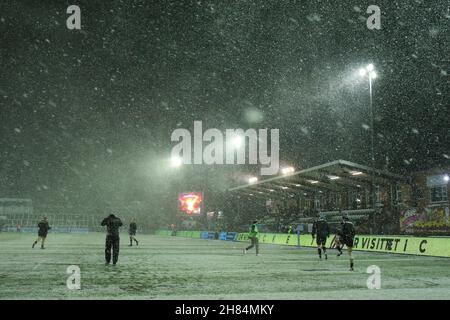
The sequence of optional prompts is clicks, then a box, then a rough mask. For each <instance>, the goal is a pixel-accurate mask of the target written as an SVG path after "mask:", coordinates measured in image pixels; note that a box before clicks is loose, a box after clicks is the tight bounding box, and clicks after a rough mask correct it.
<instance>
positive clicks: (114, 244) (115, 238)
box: [101, 213, 122, 266]
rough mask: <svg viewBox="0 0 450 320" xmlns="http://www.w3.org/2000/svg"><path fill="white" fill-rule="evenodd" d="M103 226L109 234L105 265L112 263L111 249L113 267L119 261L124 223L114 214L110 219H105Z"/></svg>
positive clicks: (107, 235) (107, 236)
mask: <svg viewBox="0 0 450 320" xmlns="http://www.w3.org/2000/svg"><path fill="white" fill-rule="evenodd" d="M101 225H102V226H106V230H107V234H106V244H105V260H106V263H105V265H109V262H110V261H111V249H112V256H113V257H112V258H113V265H114V266H115V265H116V263H117V260H119V244H120V237H119V227H121V226H122V221H121V220H120V219H119V218H118V217H116V216H115V215H114V214H112V213H111V214H110V215H109V216H108V217H106V218H105V219H103V221H102V224H101Z"/></svg>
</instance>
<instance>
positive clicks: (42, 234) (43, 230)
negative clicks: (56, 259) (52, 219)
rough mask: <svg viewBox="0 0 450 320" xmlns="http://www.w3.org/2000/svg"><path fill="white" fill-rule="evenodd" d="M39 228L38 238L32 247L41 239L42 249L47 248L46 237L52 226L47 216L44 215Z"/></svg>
mask: <svg viewBox="0 0 450 320" xmlns="http://www.w3.org/2000/svg"><path fill="white" fill-rule="evenodd" d="M38 228H39V230H38V238H37V239H36V241H35V242H34V243H33V245H32V246H31V247H32V248H34V246H35V245H36V244H37V243H38V242H39V241H41V249H45V247H44V242H45V238H47V233H48V230H50V229H51V227H50V226H49V224H48V221H47V217H43V218H42V220H41V221H39V223H38Z"/></svg>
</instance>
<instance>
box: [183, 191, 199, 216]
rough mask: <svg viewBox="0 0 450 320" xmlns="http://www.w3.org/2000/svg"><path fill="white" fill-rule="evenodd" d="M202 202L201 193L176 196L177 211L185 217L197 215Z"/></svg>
mask: <svg viewBox="0 0 450 320" xmlns="http://www.w3.org/2000/svg"><path fill="white" fill-rule="evenodd" d="M202 202H203V192H188V193H180V194H179V195H178V206H179V210H180V211H182V212H185V213H186V214H187V215H189V216H192V215H199V214H200V213H201V207H202Z"/></svg>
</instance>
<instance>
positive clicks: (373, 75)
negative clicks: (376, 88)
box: [369, 71, 377, 79]
mask: <svg viewBox="0 0 450 320" xmlns="http://www.w3.org/2000/svg"><path fill="white" fill-rule="evenodd" d="M369 77H371V78H372V79H376V77H377V73H376V72H375V71H371V72H370V73H369Z"/></svg>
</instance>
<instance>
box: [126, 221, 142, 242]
mask: <svg viewBox="0 0 450 320" xmlns="http://www.w3.org/2000/svg"><path fill="white" fill-rule="evenodd" d="M136 230H137V226H136V222H135V220H134V218H133V219H131V222H130V228H129V229H128V234H129V235H130V244H129V247H132V246H133V240H134V241H135V242H136V246H138V245H139V242H138V241H137V240H136Z"/></svg>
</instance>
